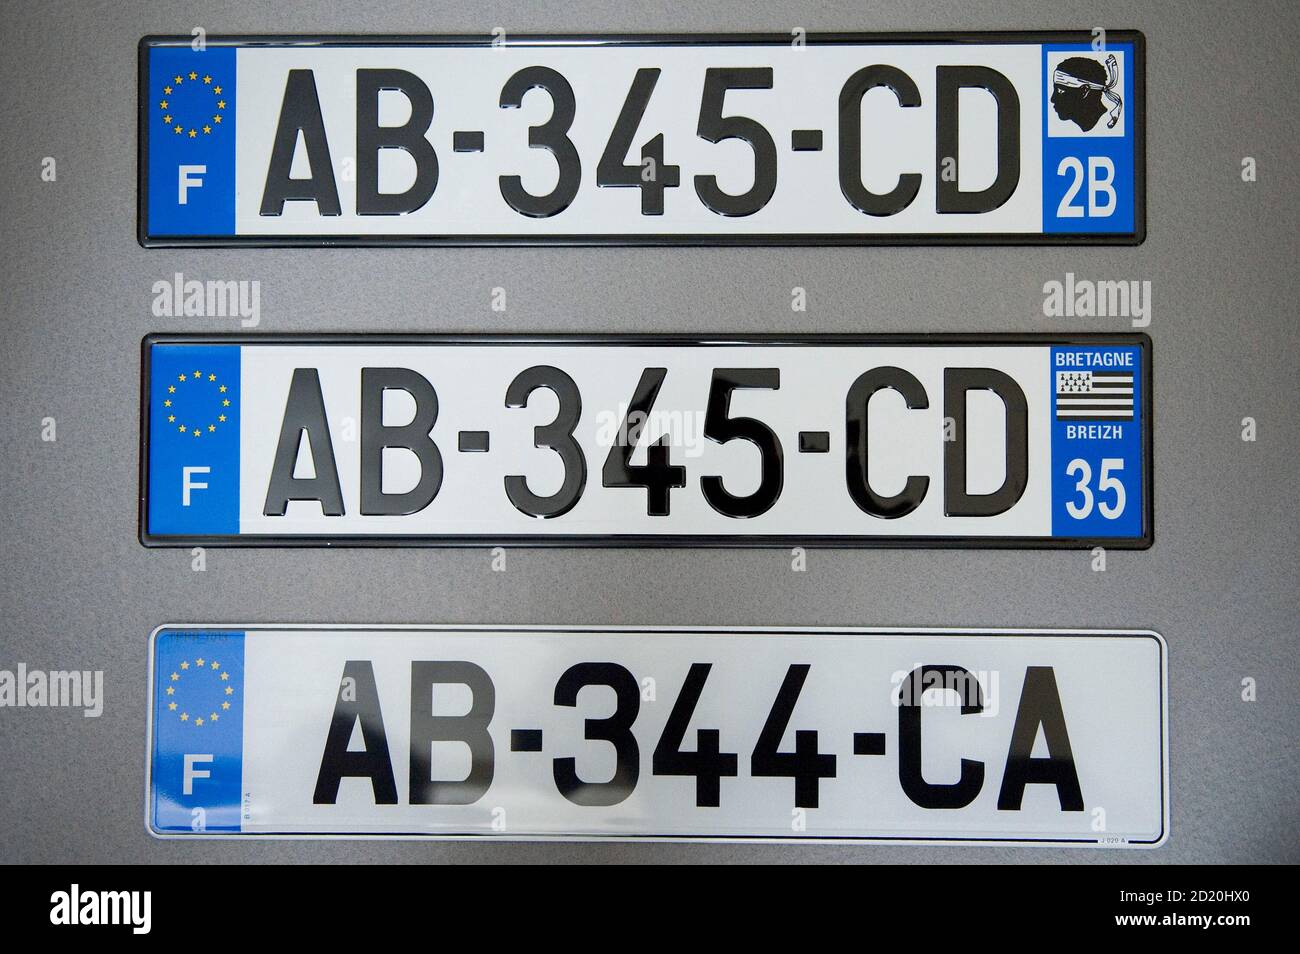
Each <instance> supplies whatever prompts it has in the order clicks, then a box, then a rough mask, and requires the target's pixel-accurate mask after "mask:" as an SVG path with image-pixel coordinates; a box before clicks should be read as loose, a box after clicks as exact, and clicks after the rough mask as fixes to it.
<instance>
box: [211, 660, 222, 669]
mask: <svg viewBox="0 0 1300 954" xmlns="http://www.w3.org/2000/svg"><path fill="white" fill-rule="evenodd" d="M212 668H213V669H220V668H221V663H219V662H217V661H216V660H215V659H214V660H212Z"/></svg>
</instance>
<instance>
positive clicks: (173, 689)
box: [167, 686, 176, 696]
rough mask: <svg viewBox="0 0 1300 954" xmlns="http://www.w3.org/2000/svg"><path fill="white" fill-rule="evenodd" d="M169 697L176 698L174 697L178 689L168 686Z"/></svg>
mask: <svg viewBox="0 0 1300 954" xmlns="http://www.w3.org/2000/svg"><path fill="white" fill-rule="evenodd" d="M167 695H169V696H174V695H176V687H175V686H168V687H167Z"/></svg>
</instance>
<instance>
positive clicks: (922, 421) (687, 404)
mask: <svg viewBox="0 0 1300 954" xmlns="http://www.w3.org/2000/svg"><path fill="white" fill-rule="evenodd" d="M144 368H145V373H144V385H145V386H144V396H143V399H144V404H145V407H144V412H143V418H144V427H143V440H144V447H143V450H142V454H141V456H142V460H143V461H144V462H145V467H144V480H145V487H144V492H143V504H144V505H143V507H142V511H141V516H142V533H141V539H142V541H143V542H144V543H146V544H148V545H187V546H188V545H206V544H214V543H225V544H236V545H256V544H300V545H312V544H314V545H325V544H332V543H354V544H363V543H380V544H397V543H423V544H436V545H448V544H466V545H484V544H491V543H494V542H501V543H511V542H513V543H529V544H582V545H602V544H604V545H618V544H625V545H631V544H636V545H663V544H695V545H712V544H719V545H728V544H750V545H757V544H768V545H791V544H803V543H808V544H829V545H836V544H844V545H852V544H863V545H865V544H900V543H909V544H927V543H928V544H943V545H949V546H960V545H977V546H991V545H1001V546H1031V547H1036V546H1074V547H1091V546H1097V545H1106V546H1114V547H1127V548H1141V547H1145V546H1149V545H1150V543H1151V473H1150V437H1151V435H1150V400H1149V394H1150V340H1149V339H1148V338H1147V337H1146V336H1145V335H1134V334H1125V335H1091V336H1089V335H1080V336H1074V337H1060V336H1055V337H1054V336H1041V335H1040V336H1034V335H1026V336H1015V335H989V336H970V335H968V336H942V335H933V336H928V337H916V336H912V337H908V336H889V335H882V336H876V337H846V336H835V335H828V336H809V337H806V338H776V337H773V338H761V337H753V338H747V339H738V338H722V337H716V338H697V337H675V336H658V337H635V336H617V335H610V336H596V337H564V336H556V337H525V336H492V335H466V336H446V335H396V336H394V335H320V336H279V337H277V336H272V335H258V336H253V337H248V336H245V337H240V336H237V335H231V336H220V335H218V336H209V337H204V336H187V335H151V336H149V337H147V338H146V339H145V342H144Z"/></svg>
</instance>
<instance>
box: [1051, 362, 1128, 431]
mask: <svg viewBox="0 0 1300 954" xmlns="http://www.w3.org/2000/svg"><path fill="white" fill-rule="evenodd" d="M1085 417H1092V418H1104V419H1106V420H1108V421H1131V420H1133V372H1131V371H1057V372H1056V419H1057V420H1058V421H1068V420H1072V419H1078V418H1085Z"/></svg>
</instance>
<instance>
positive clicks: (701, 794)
mask: <svg viewBox="0 0 1300 954" xmlns="http://www.w3.org/2000/svg"><path fill="white" fill-rule="evenodd" d="M712 668H713V665H712V664H711V663H691V668H690V671H689V672H688V673H687V674H686V681H685V682H684V683H682V691H681V694H680V695H679V696H678V697H677V701H676V702H675V703H673V711H672V712H671V713H669V715H668V722H667V724H665V725H664V734H663V735H662V736H660V738H659V744H658V745H656V746H655V754H654V761H653V762H652V763H651V764H652V767H653V770H654V773H655V774H656V775H694V776H695V804H696V806H697V807H699V808H717V807H718V805H719V804H720V802H721V799H722V779H723V777H724V776H725V777H727V778H733V777H735V776H736V775H737V774H738V771H739V759H738V758H737V756H736V753H735V752H723V751H720V744H719V743H720V738H721V737H720V734H719V732H718V730H717V729H696V730H695V739H696V741H695V746H696V749H695V751H694V752H683V751H682V742H683V741H684V740H685V738H686V727H687V726H689V725H690V724H691V716H692V715H694V714H695V707H696V706H697V705H698V704H699V701H700V693H701V692H703V691H704V682H705V680H707V679H708V678H709V670H711V669H712Z"/></svg>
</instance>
